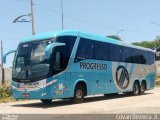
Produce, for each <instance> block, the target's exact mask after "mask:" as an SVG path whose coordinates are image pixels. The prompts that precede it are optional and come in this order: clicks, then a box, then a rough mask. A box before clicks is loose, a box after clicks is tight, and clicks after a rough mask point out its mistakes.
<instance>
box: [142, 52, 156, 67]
mask: <svg viewBox="0 0 160 120" xmlns="http://www.w3.org/2000/svg"><path fill="white" fill-rule="evenodd" d="M144 55H145V58H146V60H147V64H153V63H154V61H155V55H154V53H153V52H149V51H148V52H146V51H144Z"/></svg>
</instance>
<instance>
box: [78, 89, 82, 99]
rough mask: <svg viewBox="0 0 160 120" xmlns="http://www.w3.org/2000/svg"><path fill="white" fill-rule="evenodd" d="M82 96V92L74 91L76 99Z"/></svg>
mask: <svg viewBox="0 0 160 120" xmlns="http://www.w3.org/2000/svg"><path fill="white" fill-rule="evenodd" d="M82 96H83V93H82V90H77V91H76V98H82Z"/></svg>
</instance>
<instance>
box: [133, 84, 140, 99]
mask: <svg viewBox="0 0 160 120" xmlns="http://www.w3.org/2000/svg"><path fill="white" fill-rule="evenodd" d="M139 94H140V86H139V83H138V82H135V83H134V85H133V95H134V96H137V95H139Z"/></svg>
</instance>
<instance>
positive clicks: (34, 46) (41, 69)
mask: <svg viewBox="0 0 160 120" xmlns="http://www.w3.org/2000/svg"><path fill="white" fill-rule="evenodd" d="M52 42H53V40H45V41H38V42H28V43H21V44H20V45H19V47H18V50H17V53H16V56H15V60H14V65H13V79H14V78H16V79H33V78H34V79H35V78H37V77H43V76H46V75H47V74H48V72H49V60H48V59H45V48H46V46H47V45H49V44H51V43H52Z"/></svg>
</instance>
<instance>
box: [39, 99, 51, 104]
mask: <svg viewBox="0 0 160 120" xmlns="http://www.w3.org/2000/svg"><path fill="white" fill-rule="evenodd" d="M41 101H42V103H44V104H50V103H51V102H52V99H42V100H41Z"/></svg>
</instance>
